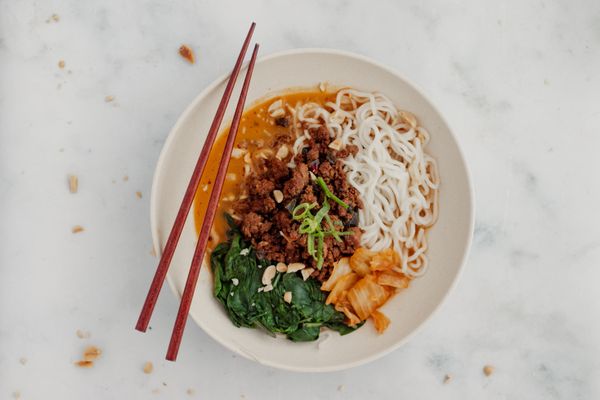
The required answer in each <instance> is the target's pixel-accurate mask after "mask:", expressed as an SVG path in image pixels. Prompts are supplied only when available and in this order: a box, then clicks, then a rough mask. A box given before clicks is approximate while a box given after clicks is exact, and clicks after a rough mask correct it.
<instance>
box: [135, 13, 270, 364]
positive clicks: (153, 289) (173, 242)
mask: <svg viewBox="0 0 600 400" xmlns="http://www.w3.org/2000/svg"><path fill="white" fill-rule="evenodd" d="M255 26H256V24H255V23H254V22H253V23H252V25H251V26H250V30H249V31H248V35H247V36H246V40H245V41H244V44H243V46H242V50H241V51H240V54H239V56H238V58H237V61H236V63H235V66H234V67H233V71H232V72H231V76H230V77H229V81H228V82H227V86H226V87H225V92H224V93H223V97H222V98H221V102H220V103H219V107H218V108H217V112H216V113H215V117H214V119H213V122H212V124H211V126H210V129H209V131H208V135H207V136H206V141H205V142H204V146H203V147H202V151H201V152H200V156H199V157H198V161H197V163H196V167H195V168H194V172H193V173H192V177H191V178H190V182H189V183H188V187H187V189H186V191H185V194H184V196H183V200H182V202H181V206H180V207H179V211H178V212H177V216H176V217H175V222H174V223H173V227H172V228H171V233H169V238H168V239H167V244H166V246H165V249H164V251H163V253H162V255H161V258H160V262H159V263H158V267H157V268H156V273H155V274H154V279H153V280H152V284H151V285H150V289H149V290H148V295H147V296H146V301H145V302H144V306H143V307H142V311H141V313H140V317H139V319H138V321H137V324H136V326H135V329H137V330H138V331H141V332H146V329H147V328H148V324H149V323H150V317H151V316H152V311H153V310H154V306H155V305H156V301H157V299H158V295H159V293H160V290H161V288H162V286H163V282H164V280H165V276H166V275H167V271H168V269H169V265H170V263H171V259H172V258H173V254H174V253H175V248H176V247H177V243H178V241H179V237H180V236H181V232H182V230H183V226H184V224H185V220H186V218H187V215H188V213H189V211H190V208H191V207H192V203H193V201H194V195H195V194H196V190H197V189H198V184H199V183H200V179H201V178H202V172H203V171H204V167H205V166H206V162H207V161H208V156H209V155H210V151H211V148H212V146H213V143H214V141H215V138H216V136H217V133H218V131H219V127H220V126H221V122H222V121H223V116H224V115H225V110H226V109H227V104H228V103H229V99H230V97H231V93H232V92H233V88H234V86H235V82H236V80H237V77H238V75H239V72H240V69H241V68H242V64H243V62H244V57H245V56H246V50H247V49H248V45H249V44H250V39H251V38H252V33H253V32H254V27H255ZM257 53H258V44H255V45H254V51H253V52H252V57H251V59H250V63H249V64H248V70H247V71H246V77H245V78H244V83H243V86H242V90H241V93H240V98H239V100H238V103H237V106H236V109H235V113H234V116H233V120H232V122H231V127H230V128H229V134H228V136H227V142H226V144H225V150H224V152H223V157H222V158H221V162H220V163H219V169H218V172H217V176H216V178H215V181H214V185H213V188H212V191H211V193H210V199H209V202H208V208H207V209H206V214H205V216H204V221H203V222H202V229H201V230H200V235H199V237H198V242H197V243H196V249H195V250H194V256H193V257H192V263H191V265H190V270H189V272H188V277H187V281H186V283H185V289H184V290H183V295H182V297H181V303H180V305H179V311H178V312H177V318H176V320H175V325H174V326H173V332H172V333H171V341H170V343H169V349H168V350H167V357H166V358H167V360H169V361H175V360H176V359H177V353H178V351H179V345H180V344H181V338H182V337H183V331H184V329H185V323H186V320H187V316H188V314H189V312H190V306H191V304H192V298H193V297H194V290H195V288H196V282H197V281H198V276H199V275H200V267H201V266H202V260H203V258H204V252H205V251H206V244H207V242H208V236H209V233H210V229H211V227H212V224H213V221H214V219H215V214H216V212H217V206H218V202H219V197H220V196H221V190H222V189H223V182H224V181H225V175H226V173H227V167H228V165H229V159H230V158H231V151H232V149H233V142H234V141H235V137H236V135H237V131H238V127H239V125H240V119H241V117H242V113H243V111H244V103H245V102H246V95H247V94H248V87H249V86H250V79H251V78H252V72H253V71H254V64H255V62H256V55H257Z"/></svg>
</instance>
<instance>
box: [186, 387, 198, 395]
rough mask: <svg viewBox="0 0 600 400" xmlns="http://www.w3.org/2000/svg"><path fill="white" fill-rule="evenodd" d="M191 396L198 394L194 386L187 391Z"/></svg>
mask: <svg viewBox="0 0 600 400" xmlns="http://www.w3.org/2000/svg"><path fill="white" fill-rule="evenodd" d="M185 392H186V393H187V394H188V395H189V396H193V395H195V394H196V391H195V390H194V389H192V388H189V389H188V390H186V391H185Z"/></svg>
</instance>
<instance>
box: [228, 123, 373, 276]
mask: <svg viewBox="0 0 600 400" xmlns="http://www.w3.org/2000/svg"><path fill="white" fill-rule="evenodd" d="M276 124H277V125H279V126H280V127H284V128H287V126H288V125H289V121H288V120H287V119H286V120H285V121H283V120H281V121H280V120H278V121H276ZM288 130H291V128H288ZM309 133H310V137H311V138H310V139H309V140H308V142H307V146H306V147H305V148H304V149H303V151H302V152H300V153H299V154H297V155H296V156H295V157H294V159H293V161H294V164H295V167H294V168H289V167H288V166H287V164H286V163H285V162H283V161H281V160H279V159H277V158H275V157H272V158H268V159H266V160H264V162H263V163H262V164H260V166H259V168H257V169H256V170H255V171H254V172H252V173H251V174H250V176H248V177H247V178H246V180H245V182H244V184H243V185H244V187H245V191H246V192H247V193H248V197H247V198H246V199H244V200H239V201H238V202H236V204H235V205H234V210H235V212H236V214H237V215H238V216H240V217H241V218H242V223H241V231H242V234H243V235H244V237H245V239H246V240H248V241H249V242H250V243H252V245H253V247H254V248H255V249H256V252H257V255H258V257H259V258H262V259H266V260H269V261H271V262H285V263H292V262H303V263H304V264H306V265H307V266H308V267H314V266H316V261H315V260H314V259H313V257H312V256H311V255H310V254H309V253H308V250H307V237H306V235H305V234H300V233H299V232H298V228H299V225H300V224H299V222H298V221H294V220H293V219H292V215H291V209H292V208H293V207H294V206H295V205H297V204H300V203H309V204H312V203H315V202H316V203H318V204H319V205H322V204H323V201H324V200H325V194H324V193H323V191H322V189H321V188H320V187H319V186H318V185H316V184H314V183H313V182H311V178H310V173H309V172H312V173H313V174H315V175H316V176H319V177H322V178H323V180H324V181H325V183H326V184H327V186H328V187H329V189H330V190H331V191H332V192H333V193H334V194H335V195H336V196H338V197H339V198H340V199H341V200H342V201H344V202H345V203H346V204H348V205H349V206H350V207H349V208H348V209H346V208H344V207H342V206H340V205H339V204H337V203H335V202H333V201H330V202H329V204H330V207H331V208H330V210H329V216H330V218H331V220H332V223H333V225H334V229H336V230H338V231H345V232H351V233H352V234H350V235H344V236H341V241H337V240H336V239H335V238H334V237H333V236H331V235H329V236H326V237H325V239H324V243H323V258H324V262H323V268H322V269H321V270H320V271H315V272H314V276H315V277H317V278H318V279H320V280H322V281H323V280H326V279H327V278H328V277H329V275H330V274H331V271H332V269H333V264H334V263H335V262H336V261H337V260H339V259H340V258H341V257H344V256H350V255H352V254H353V253H354V251H355V249H356V248H358V247H359V246H360V236H361V233H362V232H361V230H360V229H359V228H358V227H356V220H357V213H358V209H360V208H362V206H363V205H362V202H361V200H360V196H359V193H358V192H357V191H356V189H354V188H353V187H352V186H351V185H349V184H348V181H347V179H346V173H345V171H344V163H343V161H342V160H343V158H346V157H349V156H350V155H354V154H356V151H357V150H358V149H357V148H356V146H351V145H350V146H347V147H346V148H343V149H340V150H338V151H334V150H332V149H331V148H329V144H330V142H331V138H330V136H329V131H328V130H327V128H325V127H323V126H322V127H319V128H317V129H310V130H309ZM292 141H293V139H292V136H291V133H289V134H287V135H279V136H277V137H276V138H275V139H274V140H273V143H271V144H270V145H271V146H273V147H275V146H278V145H279V144H282V143H291V142H292ZM275 190H280V191H282V193H283V201H281V202H280V203H277V202H276V201H275V200H274V193H273V191H275ZM280 200H281V199H280ZM315 245H316V243H315Z"/></svg>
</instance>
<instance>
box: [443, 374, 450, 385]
mask: <svg viewBox="0 0 600 400" xmlns="http://www.w3.org/2000/svg"><path fill="white" fill-rule="evenodd" d="M451 380H452V375H450V374H446V376H444V383H448V382H450V381H451Z"/></svg>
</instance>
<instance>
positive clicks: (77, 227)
mask: <svg viewBox="0 0 600 400" xmlns="http://www.w3.org/2000/svg"><path fill="white" fill-rule="evenodd" d="M83 231H84V229H83V226H81V225H75V226H74V227H73V228H71V232H73V233H80V232H83Z"/></svg>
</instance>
